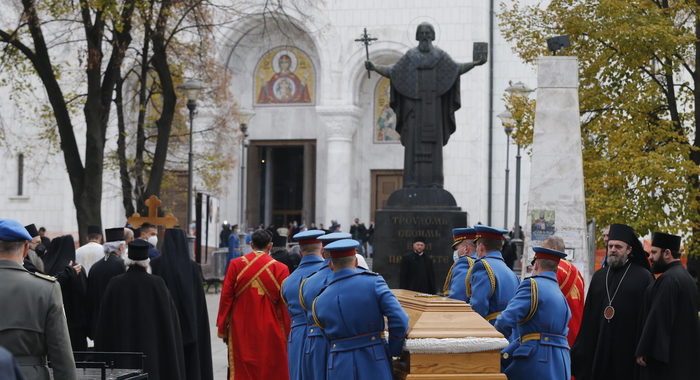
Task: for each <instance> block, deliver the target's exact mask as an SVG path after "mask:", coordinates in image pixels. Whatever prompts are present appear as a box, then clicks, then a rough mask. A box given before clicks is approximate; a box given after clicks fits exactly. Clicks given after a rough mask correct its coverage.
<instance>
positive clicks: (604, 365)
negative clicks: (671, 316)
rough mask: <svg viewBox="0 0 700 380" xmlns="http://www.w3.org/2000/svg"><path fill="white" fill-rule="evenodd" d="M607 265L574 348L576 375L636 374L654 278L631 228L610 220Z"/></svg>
mask: <svg viewBox="0 0 700 380" xmlns="http://www.w3.org/2000/svg"><path fill="white" fill-rule="evenodd" d="M607 249H608V255H607V259H606V261H607V264H608V265H607V266H606V267H604V268H601V269H599V270H598V271H596V272H595V273H594V274H593V278H592V279H591V283H590V287H589V288H588V294H587V295H586V303H585V306H584V308H583V319H582V322H581V329H580V331H579V334H578V337H577V338H576V342H575V343H574V346H573V348H572V351H571V365H572V375H573V376H574V377H576V380H598V379H632V378H634V377H635V376H636V371H637V368H635V367H636V363H635V349H636V348H637V342H638V340H639V334H640V332H641V329H642V326H641V324H642V309H643V308H642V305H643V303H642V300H643V299H644V293H645V290H646V289H647V287H648V286H649V285H650V284H651V283H652V282H653V281H654V278H653V277H652V275H651V272H650V271H649V261H648V260H647V256H648V255H647V253H646V252H645V251H644V249H643V248H642V243H640V242H639V239H638V238H637V235H636V234H635V233H634V230H633V229H632V227H630V226H628V225H625V224H611V225H610V232H609V235H608V247H607Z"/></svg>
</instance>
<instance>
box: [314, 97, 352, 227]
mask: <svg viewBox="0 0 700 380" xmlns="http://www.w3.org/2000/svg"><path fill="white" fill-rule="evenodd" d="M358 111H359V110H358V109H357V108H356V107H354V106H348V107H318V108H317V112H318V115H319V117H320V118H321V120H322V121H323V123H324V125H325V129H326V146H327V152H328V154H327V160H326V176H325V177H326V186H325V188H326V196H325V199H324V206H325V207H324V209H325V220H324V221H326V222H328V221H330V220H331V219H335V220H337V221H338V222H339V223H340V224H341V225H342V228H343V229H344V230H345V229H347V228H348V227H349V226H350V224H351V221H352V217H353V215H352V200H353V197H354V195H353V193H352V178H353V169H352V168H353V157H352V152H353V149H352V140H353V138H354V136H355V132H356V131H357V126H358V124H359V121H360V119H359V113H358Z"/></svg>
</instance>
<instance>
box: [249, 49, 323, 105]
mask: <svg viewBox="0 0 700 380" xmlns="http://www.w3.org/2000/svg"><path fill="white" fill-rule="evenodd" d="M315 81H316V75H315V72H314V66H313V63H312V62H311V59H309V56H308V55H306V53H304V52H303V51H301V50H299V49H297V48H294V47H288V46H281V47H276V48H274V49H272V50H270V51H268V52H267V53H265V55H263V57H262V58H261V59H260V61H259V62H258V65H257V67H256V69H255V95H254V96H255V104H256V105H278V104H313V103H314V96H315Z"/></svg>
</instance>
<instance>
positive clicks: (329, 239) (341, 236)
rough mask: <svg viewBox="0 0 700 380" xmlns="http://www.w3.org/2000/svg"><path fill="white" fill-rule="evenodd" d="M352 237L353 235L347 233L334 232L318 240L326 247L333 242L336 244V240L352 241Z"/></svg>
mask: <svg viewBox="0 0 700 380" xmlns="http://www.w3.org/2000/svg"><path fill="white" fill-rule="evenodd" d="M351 237H352V235H350V234H349V233H347V232H333V233H330V234H326V235H323V236H320V237H319V238H318V240H320V241H321V243H323V244H324V245H326V244H328V243H332V242H334V241H336V240H341V239H350V238H351Z"/></svg>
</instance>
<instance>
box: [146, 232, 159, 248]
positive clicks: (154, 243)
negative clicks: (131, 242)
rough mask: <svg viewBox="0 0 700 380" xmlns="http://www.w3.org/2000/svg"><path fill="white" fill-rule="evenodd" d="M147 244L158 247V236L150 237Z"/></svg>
mask: <svg viewBox="0 0 700 380" xmlns="http://www.w3.org/2000/svg"><path fill="white" fill-rule="evenodd" d="M146 241H147V242H149V243H151V245H152V246H154V247H155V246H157V245H158V235H153V236H149V237H148V240H146Z"/></svg>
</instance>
